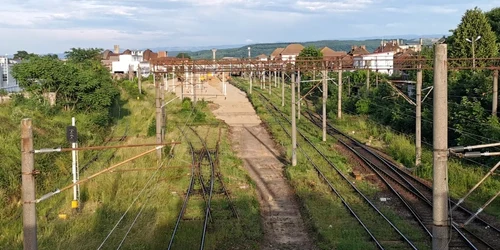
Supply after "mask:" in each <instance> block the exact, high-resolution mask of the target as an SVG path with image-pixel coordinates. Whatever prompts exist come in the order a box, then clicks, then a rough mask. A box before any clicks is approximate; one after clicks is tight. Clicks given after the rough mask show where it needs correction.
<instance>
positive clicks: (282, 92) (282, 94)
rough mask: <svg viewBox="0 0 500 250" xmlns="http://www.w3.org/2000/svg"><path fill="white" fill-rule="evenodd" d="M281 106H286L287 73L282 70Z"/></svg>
mask: <svg viewBox="0 0 500 250" xmlns="http://www.w3.org/2000/svg"><path fill="white" fill-rule="evenodd" d="M281 107H285V73H284V72H283V71H281Z"/></svg>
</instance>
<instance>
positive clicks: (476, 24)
mask: <svg viewBox="0 0 500 250" xmlns="http://www.w3.org/2000/svg"><path fill="white" fill-rule="evenodd" d="M479 36H481V38H480V39H479V40H477V41H476V39H477V37H479ZM467 39H468V40H469V41H472V42H469V41H467ZM449 42H450V47H449V52H450V57H451V58H472V56H473V51H472V46H473V43H474V46H475V49H474V51H475V57H476V58H491V57H494V56H496V55H497V53H498V47H497V43H496V35H495V33H494V32H493V31H492V30H491V26H490V23H489V22H488V20H487V18H486V15H485V14H484V13H483V12H482V11H481V9H479V8H477V7H476V8H474V9H472V10H467V11H466V12H465V14H464V16H463V17H462V21H461V23H460V24H459V25H458V27H457V28H456V29H455V30H454V32H453V35H452V38H451V39H449ZM478 64H480V63H478Z"/></svg>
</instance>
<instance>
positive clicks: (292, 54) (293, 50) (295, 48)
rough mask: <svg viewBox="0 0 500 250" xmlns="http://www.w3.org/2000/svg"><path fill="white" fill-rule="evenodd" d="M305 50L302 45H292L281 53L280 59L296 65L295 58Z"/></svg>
mask: <svg viewBox="0 0 500 250" xmlns="http://www.w3.org/2000/svg"><path fill="white" fill-rule="evenodd" d="M303 49H304V46H302V45H301V44H290V45H288V46H287V47H286V48H285V49H284V50H282V51H281V53H280V58H281V60H283V61H289V62H291V63H295V58H297V56H299V54H300V52H301V51H302V50H303Z"/></svg>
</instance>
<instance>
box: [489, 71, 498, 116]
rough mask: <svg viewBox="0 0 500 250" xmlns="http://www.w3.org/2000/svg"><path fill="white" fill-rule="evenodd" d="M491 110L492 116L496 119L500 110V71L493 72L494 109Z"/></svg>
mask: <svg viewBox="0 0 500 250" xmlns="http://www.w3.org/2000/svg"><path fill="white" fill-rule="evenodd" d="M491 110H492V111H491V112H492V115H493V116H494V117H496V116H497V110H498V69H495V70H494V71H493V108H492V109H491Z"/></svg>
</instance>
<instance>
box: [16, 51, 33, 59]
mask: <svg viewBox="0 0 500 250" xmlns="http://www.w3.org/2000/svg"><path fill="white" fill-rule="evenodd" d="M33 56H36V55H35V54H33V53H28V52H26V51H24V50H20V51H17V52H16V53H15V54H14V59H15V60H26V59H30V58H31V57H33Z"/></svg>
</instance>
